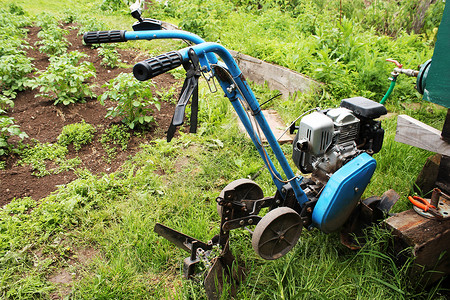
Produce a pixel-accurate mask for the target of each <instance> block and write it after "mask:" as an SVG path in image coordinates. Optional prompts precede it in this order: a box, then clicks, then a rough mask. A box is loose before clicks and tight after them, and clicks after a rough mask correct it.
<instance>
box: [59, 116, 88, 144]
mask: <svg viewBox="0 0 450 300" xmlns="http://www.w3.org/2000/svg"><path fill="white" fill-rule="evenodd" d="M95 132H96V129H95V127H94V126H93V125H91V124H86V122H85V121H84V120H83V121H82V122H81V123H74V124H69V125H66V126H64V127H63V129H62V131H61V134H60V135H59V136H58V143H59V144H60V145H63V146H68V145H69V144H73V148H74V149H75V151H78V150H80V149H81V146H82V145H87V144H89V143H90V142H92V140H93V139H94V133H95Z"/></svg>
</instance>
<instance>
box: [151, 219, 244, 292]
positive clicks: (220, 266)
mask: <svg viewBox="0 0 450 300" xmlns="http://www.w3.org/2000/svg"><path fill="white" fill-rule="evenodd" d="M154 231H155V232H156V233H157V234H159V235H160V236H162V237H164V238H165V239H167V240H169V241H171V242H172V243H174V244H175V245H176V246H177V247H178V248H181V249H183V250H185V251H187V252H189V253H190V256H189V257H187V258H185V259H184V264H183V276H184V277H185V278H190V277H191V276H192V275H194V274H195V265H196V264H198V263H199V262H201V261H202V260H204V261H205V260H209V259H210V258H209V256H210V255H211V253H212V252H213V251H212V250H213V245H219V243H218V242H219V236H218V235H216V236H214V237H213V238H212V239H211V240H210V241H209V242H208V243H204V242H202V241H199V240H197V239H195V238H193V237H190V236H188V235H186V234H184V233H181V232H179V231H176V230H174V229H172V228H169V227H167V226H165V225H162V224H160V223H156V224H155V228H154ZM235 260H236V259H235V257H234V255H233V254H232V253H231V251H230V247H229V244H228V240H227V241H226V243H225V245H224V246H223V248H222V251H221V253H220V255H219V256H217V257H214V258H212V260H211V262H212V264H211V267H210V268H209V270H208V271H207V274H206V277H205V280H204V285H205V290H206V295H207V296H208V299H210V300H214V299H219V298H220V296H221V295H222V291H223V289H224V285H225V282H226V283H227V287H229V288H230V290H229V291H230V295H235V294H236V291H237V287H238V285H239V282H240V281H241V280H242V278H243V268H241V267H237V264H236V263H235Z"/></svg>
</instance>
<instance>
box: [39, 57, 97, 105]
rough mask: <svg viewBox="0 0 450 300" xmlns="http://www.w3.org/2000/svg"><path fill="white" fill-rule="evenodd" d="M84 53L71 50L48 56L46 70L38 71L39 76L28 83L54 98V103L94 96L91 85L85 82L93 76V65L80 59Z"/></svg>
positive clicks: (68, 102) (69, 102) (73, 101)
mask: <svg viewBox="0 0 450 300" xmlns="http://www.w3.org/2000/svg"><path fill="white" fill-rule="evenodd" d="M84 57H86V54H84V53H81V52H78V51H72V52H69V53H65V54H63V55H61V56H53V57H51V58H50V65H49V66H48V68H47V70H45V71H43V72H42V71H39V72H38V74H39V76H38V77H37V78H36V79H35V80H34V81H33V82H32V83H31V84H30V86H31V87H32V88H33V89H35V88H38V87H39V92H40V93H39V94H38V95H36V97H39V96H42V97H46V98H52V99H54V104H55V105H56V104H58V103H62V104H64V105H69V104H71V103H75V102H84V101H85V100H84V98H86V97H95V96H96V95H95V93H94V91H93V86H92V85H88V84H87V83H86V82H87V81H88V80H89V78H91V77H95V67H94V65H93V64H92V63H90V62H87V61H81V59H82V58H84Z"/></svg>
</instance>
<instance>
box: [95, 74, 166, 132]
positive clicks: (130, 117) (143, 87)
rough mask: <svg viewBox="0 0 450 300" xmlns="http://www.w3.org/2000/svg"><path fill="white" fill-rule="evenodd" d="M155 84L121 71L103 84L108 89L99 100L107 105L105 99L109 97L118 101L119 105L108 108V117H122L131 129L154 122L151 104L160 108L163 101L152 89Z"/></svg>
mask: <svg viewBox="0 0 450 300" xmlns="http://www.w3.org/2000/svg"><path fill="white" fill-rule="evenodd" d="M154 86H155V85H154V84H153V83H152V82H151V81H150V80H149V81H146V82H141V81H138V80H137V79H135V78H134V76H133V74H128V73H121V74H120V75H119V76H117V77H116V78H114V79H112V80H110V82H109V83H107V84H105V85H103V87H106V88H108V90H107V91H106V92H105V93H103V95H101V97H99V101H100V103H101V104H102V105H105V100H106V99H108V98H109V99H110V100H111V101H114V102H117V106H116V107H110V108H108V113H107V114H106V117H110V116H111V117H120V118H122V122H123V123H125V124H126V125H128V127H130V128H131V129H133V128H135V127H136V126H137V125H144V124H145V125H146V124H150V123H152V122H154V121H155V118H154V117H153V116H152V115H151V114H152V113H153V109H152V108H151V107H150V106H152V105H154V106H155V107H156V108H157V109H158V110H159V109H160V108H161V103H160V102H159V100H158V98H156V97H154V96H153V93H152V91H151V89H150V88H152V87H154Z"/></svg>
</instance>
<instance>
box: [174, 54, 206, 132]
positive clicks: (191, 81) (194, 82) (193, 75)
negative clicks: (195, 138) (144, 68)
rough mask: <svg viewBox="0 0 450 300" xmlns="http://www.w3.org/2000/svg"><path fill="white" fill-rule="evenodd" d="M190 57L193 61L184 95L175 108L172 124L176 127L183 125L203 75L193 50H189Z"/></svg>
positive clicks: (189, 65) (188, 70)
mask: <svg viewBox="0 0 450 300" xmlns="http://www.w3.org/2000/svg"><path fill="white" fill-rule="evenodd" d="M188 56H189V59H190V61H191V63H189V64H188V65H187V66H185V69H186V79H185V80H184V84H183V89H182V93H181V95H180V99H179V100H178V104H177V106H176V107H175V113H174V114H173V120H172V124H173V125H175V126H179V125H182V124H183V123H184V113H185V110H186V105H187V103H188V102H189V99H190V98H191V96H192V94H193V93H194V90H195V89H196V88H198V79H199V77H200V75H201V73H200V66H199V63H200V62H199V60H198V57H197V55H196V54H195V52H194V50H193V49H189V51H188Z"/></svg>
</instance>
